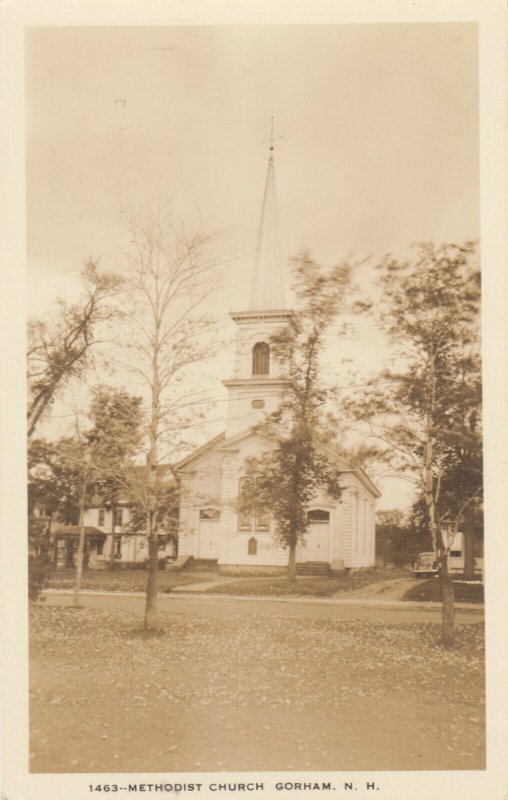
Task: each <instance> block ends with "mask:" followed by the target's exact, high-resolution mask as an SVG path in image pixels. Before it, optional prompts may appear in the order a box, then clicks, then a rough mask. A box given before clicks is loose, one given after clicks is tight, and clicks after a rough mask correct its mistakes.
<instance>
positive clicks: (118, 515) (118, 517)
mask: <svg viewBox="0 0 508 800" xmlns="http://www.w3.org/2000/svg"><path fill="white" fill-rule="evenodd" d="M114 516H115V525H123V508H115V515H114Z"/></svg>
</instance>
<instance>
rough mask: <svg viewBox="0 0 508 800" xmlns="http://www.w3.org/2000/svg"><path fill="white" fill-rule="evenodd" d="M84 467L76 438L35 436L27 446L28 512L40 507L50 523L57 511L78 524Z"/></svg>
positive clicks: (66, 520)
mask: <svg viewBox="0 0 508 800" xmlns="http://www.w3.org/2000/svg"><path fill="white" fill-rule="evenodd" d="M80 486H81V467H80V460H79V455H78V453H77V452H76V443H75V440H74V439H73V438H70V437H63V438H61V439H58V440H57V441H56V442H48V441H46V440H45V439H34V440H32V441H31V442H30V444H29V447H28V513H29V516H33V513H34V510H35V508H36V507H37V508H38V509H39V510H40V511H42V512H43V516H44V517H46V518H47V519H48V520H49V522H50V523H51V520H52V518H53V517H54V516H55V515H58V517H59V519H61V521H62V522H63V523H64V524H66V525H75V524H76V523H77V519H78V515H79V490H80Z"/></svg>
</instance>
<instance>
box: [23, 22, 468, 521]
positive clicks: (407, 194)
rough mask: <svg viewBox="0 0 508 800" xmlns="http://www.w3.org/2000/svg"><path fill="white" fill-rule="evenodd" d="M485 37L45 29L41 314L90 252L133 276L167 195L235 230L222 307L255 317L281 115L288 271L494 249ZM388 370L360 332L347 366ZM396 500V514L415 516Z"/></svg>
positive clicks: (34, 100)
mask: <svg viewBox="0 0 508 800" xmlns="http://www.w3.org/2000/svg"><path fill="white" fill-rule="evenodd" d="M476 36H477V30H476V25H475V24H473V23H434V24H422V23H418V24H416V23H415V24H408V23H406V24H388V23H385V24H363V25H348V24H344V25H334V24H327V25H318V24H315V25H303V24H301V25H259V26H258V25H249V26H242V25H233V26H222V25H214V26H198V25H195V26H187V25H173V26H160V27H149V26H146V27H136V26H133V27H75V28H66V27H60V28H51V27H50V28H32V29H29V31H28V32H27V38H26V45H27V46H26V135H27V250H28V272H29V313H30V314H31V315H34V316H41V315H45V314H48V313H50V309H51V306H52V303H53V302H54V300H55V297H56V296H57V294H59V295H61V296H63V297H68V298H73V297H74V296H75V294H76V291H77V287H78V276H79V272H80V269H81V266H82V264H83V262H84V260H85V259H86V258H88V257H90V256H92V257H97V258H100V259H101V264H102V265H103V266H104V267H106V268H114V269H121V263H122V257H121V252H122V250H123V249H124V248H125V247H126V243H127V241H128V237H127V234H126V230H125V227H124V222H123V219H124V213H125V209H127V208H130V207H132V206H136V205H143V204H147V203H152V202H154V200H156V199H158V200H161V201H165V200H171V202H172V205H173V208H174V213H175V216H176V217H177V218H180V219H182V220H184V221H186V222H189V221H190V222H192V221H193V220H196V219H198V218H200V219H201V220H203V223H204V224H205V226H206V227H208V228H209V229H210V230H215V231H217V232H218V237H217V245H216V247H217V250H218V253H219V254H220V258H221V260H223V261H224V264H225V276H224V281H223V287H222V290H221V291H219V292H218V294H217V295H216V296H215V299H214V301H213V310H214V311H215V312H216V313H217V314H218V315H219V316H221V317H222V318H224V319H226V318H227V312H228V311H230V310H241V309H243V308H246V307H247V304H248V299H249V287H250V277H251V273H252V269H253V264H254V250H255V244H256V235H257V228H258V224H259V213H260V208H261V200H262V192H263V184H264V178H265V171H266V162H267V155H268V149H267V148H268V145H267V141H266V140H267V138H268V136H269V130H270V118H271V116H274V118H275V136H276V137H281V138H277V141H276V151H275V163H276V175H277V196H278V212H279V223H280V239H281V253H282V260H283V263H284V264H287V262H288V260H289V259H290V258H291V257H292V256H293V255H295V254H296V253H297V252H298V251H299V250H300V249H301V248H302V247H307V248H309V249H310V250H311V252H312V254H313V255H314V256H315V258H317V259H318V260H321V261H322V262H323V263H325V264H330V263H333V262H334V261H336V260H337V259H339V258H340V257H341V256H343V255H344V254H345V253H347V252H355V253H357V254H359V255H361V256H363V255H369V254H382V253H384V252H387V251H390V252H393V253H395V254H396V255H397V254H405V253H406V252H407V248H408V246H409V245H410V244H411V243H413V242H417V241H422V240H428V239H433V240H435V241H437V242H440V241H462V240H464V239H471V238H478V236H479V159H478V87H477V46H476ZM371 277H372V276H371V273H370V272H369V271H368V270H366V271H365V272H364V273H362V276H360V279H361V280H363V281H364V289H365V290H366V291H368V289H369V286H368V283H369V281H370V280H371ZM386 355H387V349H386V343H385V342H384V340H383V339H382V338H381V337H380V335H379V333H378V332H377V331H376V330H375V329H373V327H372V326H371V325H369V324H365V323H362V324H359V326H358V327H357V330H356V333H354V335H352V336H351V337H350V338H349V340H347V341H343V342H341V343H340V346H339V345H338V346H337V347H336V349H335V350H334V351H333V354H332V356H331V359H330V360H331V361H333V360H334V358H336V360H337V361H339V360H340V359H341V358H343V357H347V358H350V359H352V363H353V366H354V367H355V368H356V369H357V370H359V371H360V372H361V373H365V374H367V373H368V372H369V371H372V370H373V369H374V368H375V367H377V366H379V364H380V362H381V361H382V360H383V359H385V358H386ZM228 358H229V355H228V354H227V353H226V354H225V355H224V358H223V359H222V361H220V360H219V361H217V362H216V363H215V364H214V365H213V367H214V369H215V371H216V372H220V374H219V375H217V374H215V376H214V375H213V374H212V375H211V376H210V380H212V381H213V380H215V381H216V382H217V386H218V389H217V391H218V392H220V391H224V390H223V389H222V387H221V385H220V383H219V380H220V379H221V378H225V377H228V375H229V372H230V365H229V364H228V361H227V359H228ZM212 372H213V370H212ZM381 488H382V490H383V498H382V500H381V501H380V507H393V506H394V505H397V504H400V503H403V502H406V501H407V491H406V490H403V489H402V488H401V487H400V485H398V484H396V483H395V482H392V483H387V484H386V485H385V486H383V487H381ZM404 492H406V493H405V494H404Z"/></svg>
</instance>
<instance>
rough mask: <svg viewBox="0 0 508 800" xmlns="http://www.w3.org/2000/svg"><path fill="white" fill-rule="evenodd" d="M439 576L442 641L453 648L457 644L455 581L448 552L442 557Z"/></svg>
mask: <svg viewBox="0 0 508 800" xmlns="http://www.w3.org/2000/svg"><path fill="white" fill-rule="evenodd" d="M439 576H440V580H441V596H442V602H443V629H442V641H443V645H444V646H445V647H447V648H452V647H453V645H454V644H455V591H454V587H453V581H452V579H451V576H450V573H449V572H448V557H447V554H446V553H445V554H444V556H442V558H441V559H440V570H439Z"/></svg>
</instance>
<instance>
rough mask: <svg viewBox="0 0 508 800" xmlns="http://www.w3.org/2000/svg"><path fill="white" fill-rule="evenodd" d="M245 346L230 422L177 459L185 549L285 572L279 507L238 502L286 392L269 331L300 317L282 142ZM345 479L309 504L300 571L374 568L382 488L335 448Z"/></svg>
mask: <svg viewBox="0 0 508 800" xmlns="http://www.w3.org/2000/svg"><path fill="white" fill-rule="evenodd" d="M231 318H232V319H233V321H234V323H235V325H236V346H235V355H234V363H233V369H232V374H231V377H229V378H228V379H227V380H224V381H223V384H224V386H225V387H226V388H227V391H228V405H227V420H226V426H225V430H224V431H223V432H222V433H221V434H219V436H216V437H215V438H214V439H212V440H211V441H209V442H208V443H207V444H205V445H204V446H203V447H200V448H199V449H198V450H195V451H194V452H193V453H192V454H191V455H190V456H188V457H187V458H185V459H184V460H183V461H181V462H180V463H179V464H178V465H177V471H178V474H179V476H180V479H181V490H182V491H181V505H180V529H179V536H178V555H179V560H180V559H182V558H188V557H193V558H194V559H197V560H200V561H201V560H205V561H210V562H216V563H217V564H218V566H219V569H221V570H223V571H226V572H234V571H252V572H256V571H259V572H284V571H285V568H286V566H287V560H288V551H287V550H285V549H283V548H282V547H281V546H280V545H278V544H277V543H276V541H275V539H274V537H273V536H272V531H273V530H274V524H275V521H274V519H273V518H272V516H271V514H270V509H269V508H265V509H257V510H256V512H255V513H252V514H251V513H245V512H244V513H242V512H240V511H239V510H238V509H237V500H238V496H239V494H240V491H241V483H242V478H245V477H246V476H245V465H246V461H247V459H249V458H253V457H258V456H260V455H261V454H262V453H263V452H265V451H266V450H267V449H268V448H270V447H273V446H274V445H273V443H272V442H270V440H269V439H267V438H266V437H264V436H263V435H262V434H260V433H259V432H256V431H255V430H253V428H254V427H255V426H256V425H258V424H259V423H260V422H262V420H263V418H264V416H265V415H266V414H270V413H272V412H273V411H275V410H276V409H277V407H278V404H279V402H280V400H281V398H282V395H283V392H284V386H285V381H284V378H283V372H282V370H281V365H280V364H278V363H277V361H276V359H275V358H274V356H273V353H272V352H271V351H270V338H271V336H272V335H273V334H274V333H275V332H276V331H278V330H280V328H281V327H283V326H286V325H297V318H296V315H295V313H294V312H293V311H292V310H291V309H288V308H286V307H285V292H284V275H283V270H282V268H281V263H280V259H279V246H278V224H277V205H276V192H275V167H274V158H273V142H272V143H271V146H270V157H269V161H268V170H267V175H266V184H265V192H264V198H263V206H262V212H261V222H260V228H259V236H258V243H257V250H256V261H255V265H254V271H253V276H252V284H251V293H250V303H249V308H248V309H247V310H246V311H236V312H233V313H231ZM328 455H329V456H330V455H331V456H332V458H333V457H335V459H336V463H337V464H338V466H339V468H340V469H341V472H342V477H341V485H342V486H343V487H344V488H343V491H342V494H341V496H340V498H339V499H338V500H334V499H332V498H330V497H328V496H327V495H326V494H325V493H323V494H322V495H320V496H318V497H316V498H315V500H314V502H313V503H312V504H311V505H310V506H309V509H308V521H309V528H308V533H307V536H306V541H305V544H300V545H298V547H297V551H296V561H297V567H298V568H299V571H301V572H304V571H306V569H307V570H308V571H315V570H317V569H319V568H321V569H323V570H325V571H326V570H328V569H330V568H331V569H332V570H341V569H348V568H360V567H368V566H371V565H373V564H374V559H375V521H374V512H375V500H376V498H377V497H379V496H380V493H379V492H378V490H377V489H376V487H375V486H374V484H373V483H372V482H371V481H370V480H369V478H368V476H367V475H366V473H365V472H364V471H363V470H362V469H354V468H352V467H350V466H349V465H348V464H347V463H346V462H345V461H344V460H343V459H341V458H340V457H338V456H335V454H334V453H333V452H332V451H328Z"/></svg>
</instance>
